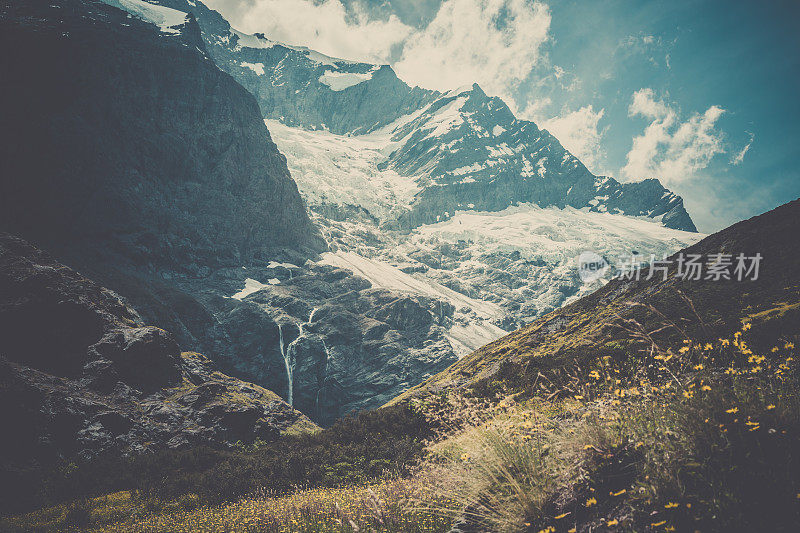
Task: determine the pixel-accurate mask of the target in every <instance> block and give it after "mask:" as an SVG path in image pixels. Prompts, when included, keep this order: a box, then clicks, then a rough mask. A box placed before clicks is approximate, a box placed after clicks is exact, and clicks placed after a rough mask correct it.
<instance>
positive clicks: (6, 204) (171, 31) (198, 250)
mask: <svg viewBox="0 0 800 533" xmlns="http://www.w3.org/2000/svg"><path fill="white" fill-rule="evenodd" d="M166 30H168V31H164V29H162V28H159V27H158V26H156V25H155V24H152V23H149V22H146V21H144V20H140V19H139V18H137V17H133V16H131V15H129V14H128V13H126V12H125V11H123V10H121V9H118V8H116V7H112V6H109V5H106V4H104V3H102V2H91V1H89V0H55V1H53V2H49V3H44V2H30V1H23V2H11V3H8V4H5V5H3V6H2V7H1V8H0V31H1V32H2V34H3V41H4V42H6V43H14V45H13V46H14V49H15V50H16V51H15V53H13V54H4V55H3V56H2V58H0V70H2V71H3V73H4V82H3V84H2V86H0V117H2V122H3V130H4V131H5V132H8V133H9V134H10V135H9V138H6V139H3V142H2V143H0V160H2V162H3V163H2V164H3V179H2V180H0V229H2V230H4V231H9V232H11V233H14V234H18V235H22V236H23V237H25V238H26V239H29V240H30V241H31V242H35V243H37V244H38V245H40V246H43V247H45V248H46V249H47V250H49V251H51V252H54V253H57V254H59V255H60V256H64V257H83V258H88V257H89V256H90V255H92V256H93V257H92V259H97V258H108V257H113V258H116V260H117V262H118V263H121V262H125V263H126V264H130V265H133V266H135V267H137V268H142V267H146V268H155V269H161V268H172V269H174V270H177V271H182V272H189V273H202V272H203V271H207V270H208V269H210V268H214V266H215V265H219V264H226V263H227V264H231V263H232V262H233V263H238V264H241V262H243V261H247V260H252V259H254V258H258V257H264V256H268V255H269V253H270V251H271V250H275V249H280V248H282V247H287V246H288V247H292V248H296V249H308V250H319V249H321V248H323V247H324V242H323V241H322V239H321V238H320V236H319V234H318V233H317V231H316V229H315V227H314V226H313V224H312V223H311V222H310V220H309V218H308V215H307V213H306V209H305V205H304V204H303V201H302V199H301V198H300V195H299V193H298V191H297V186H296V184H295V183H294V181H293V180H292V179H291V177H290V176H289V171H288V170H287V167H286V159H285V158H284V157H283V155H281V154H280V153H279V152H278V150H277V148H276V146H275V144H274V143H273V142H272V141H271V139H270V135H269V132H268V131H267V129H266V127H265V125H264V123H263V120H262V118H261V114H260V112H259V108H258V104H257V103H256V101H255V99H254V98H253V96H252V95H251V94H249V93H248V92H247V91H246V90H245V89H244V88H242V87H241V86H240V85H239V84H238V83H236V82H235V81H234V80H233V79H232V78H231V77H230V76H229V75H228V74H226V73H224V72H222V71H221V70H220V69H219V68H217V66H216V65H215V64H214V62H213V61H212V60H211V59H210V58H209V57H208V55H207V54H206V51H205V45H204V44H203V41H202V39H201V38H200V30H199V28H198V27H197V23H196V21H195V19H194V17H191V16H190V17H186V18H185V20H184V21H183V23H182V24H179V25H178V26H176V27H174V28H167V29H166Z"/></svg>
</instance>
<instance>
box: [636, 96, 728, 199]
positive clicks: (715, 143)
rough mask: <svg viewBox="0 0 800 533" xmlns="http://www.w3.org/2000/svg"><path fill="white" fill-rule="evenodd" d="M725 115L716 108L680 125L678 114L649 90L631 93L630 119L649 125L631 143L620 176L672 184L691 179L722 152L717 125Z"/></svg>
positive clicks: (696, 115) (696, 114) (692, 117)
mask: <svg viewBox="0 0 800 533" xmlns="http://www.w3.org/2000/svg"><path fill="white" fill-rule="evenodd" d="M724 112H725V110H724V109H722V108H721V107H718V106H711V107H709V108H708V109H707V110H706V111H705V112H704V113H694V114H693V115H691V116H690V117H689V118H688V119H687V120H685V121H681V120H680V118H679V115H678V112H677V111H676V110H675V109H674V108H673V107H672V106H671V105H668V104H667V103H665V102H664V101H663V100H660V99H657V98H656V96H655V94H654V92H653V90H652V89H641V90H639V91H637V92H636V93H634V95H633V99H632V101H631V104H630V107H629V108H628V114H629V116H637V115H639V116H643V117H645V118H647V119H648V120H649V121H650V124H649V125H648V126H647V127H646V128H645V130H644V133H642V135H639V136H638V137H635V138H634V139H633V147H632V148H631V150H630V152H628V156H627V162H626V165H625V166H624V167H623V168H622V170H621V173H622V176H623V177H625V178H628V179H642V178H650V177H654V178H659V179H660V180H661V181H662V182H664V183H665V184H670V183H671V184H675V183H678V182H682V181H686V180H688V179H690V178H692V177H693V176H694V175H695V173H696V172H698V171H699V170H702V169H704V168H705V167H707V166H708V164H709V163H710V162H711V159H712V158H713V157H714V156H715V155H717V154H720V153H723V152H724V151H725V150H724V148H723V140H722V133H721V132H719V131H717V129H716V122H717V120H718V119H719V117H720V116H722V114H723V113H724Z"/></svg>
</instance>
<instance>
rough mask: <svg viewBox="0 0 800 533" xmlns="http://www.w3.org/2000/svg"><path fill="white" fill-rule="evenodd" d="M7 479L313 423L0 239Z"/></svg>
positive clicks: (0, 373) (272, 434) (16, 242)
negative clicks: (69, 463) (107, 456)
mask: <svg viewBox="0 0 800 533" xmlns="http://www.w3.org/2000/svg"><path fill="white" fill-rule="evenodd" d="M0 421H2V424H3V427H4V428H6V431H5V432H4V433H3V436H2V438H0V450H1V451H2V453H0V455H1V456H2V470H3V472H2V473H3V475H4V476H8V475H12V474H13V472H14V471H16V470H18V469H23V470H24V469H25V468H27V467H28V466H31V465H33V464H39V465H50V464H53V463H54V462H55V461H56V460H58V459H59V458H64V459H70V458H74V457H79V456H80V457H83V458H91V457H94V456H96V455H98V454H100V453H104V452H112V453H130V452H142V451H145V450H150V449H158V448H164V447H183V446H188V445H197V444H208V445H212V446H224V445H226V444H228V445H232V444H234V443H236V442H237V441H242V442H253V441H254V440H256V439H261V440H265V441H266V440H271V439H274V438H276V437H277V436H278V435H280V434H281V433H284V432H298V431H313V430H314V429H315V428H316V426H315V425H314V424H313V423H312V422H311V421H310V420H309V419H308V418H306V417H305V416H304V415H303V414H301V413H300V412H299V411H296V410H294V409H292V408H291V406H289V405H288V404H286V403H285V402H284V401H283V400H281V399H280V397H278V395H276V394H275V393H272V392H270V391H268V390H266V389H264V388H263V387H260V386H258V385H254V384H252V383H248V382H244V381H241V380H238V379H236V378H232V377H230V376H227V375H225V374H222V373H221V372H219V371H217V370H216V368H215V367H214V365H213V364H212V363H211V362H210V361H209V360H208V359H207V358H206V357H204V356H202V355H200V354H198V353H193V352H181V350H180V348H179V346H178V344H177V343H176V342H175V340H174V339H173V337H172V335H171V334H170V333H168V332H167V331H165V330H163V329H160V328H157V327H153V326H147V325H145V324H144V323H143V322H142V320H141V318H140V316H139V314H138V313H137V312H136V311H135V310H134V309H132V308H131V307H130V306H129V305H128V304H127V303H126V302H125V301H124V300H122V299H121V298H120V297H119V296H118V295H117V294H115V293H113V292H111V291H109V290H108V289H106V288H104V287H102V286H100V285H98V284H96V283H94V282H93V281H91V280H89V279H87V278H85V277H84V276H82V275H81V274H79V273H78V272H76V271H74V270H72V269H70V268H68V267H66V266H64V265H62V264H60V263H58V262H57V261H55V260H54V259H53V258H52V257H51V256H49V255H48V254H46V253H44V252H42V251H40V250H39V249H37V248H35V247H33V246H31V245H30V244H28V243H27V242H25V241H23V240H22V239H19V238H17V237H13V236H10V235H7V234H0Z"/></svg>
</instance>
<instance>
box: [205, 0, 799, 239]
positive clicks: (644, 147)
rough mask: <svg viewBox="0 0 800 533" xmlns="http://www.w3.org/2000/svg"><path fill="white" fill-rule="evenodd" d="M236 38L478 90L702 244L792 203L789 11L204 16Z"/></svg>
mask: <svg viewBox="0 0 800 533" xmlns="http://www.w3.org/2000/svg"><path fill="white" fill-rule="evenodd" d="M207 3H208V5H209V6H211V7H213V8H215V9H217V10H219V11H220V12H222V13H223V15H225V16H226V17H227V18H228V19H229V20H230V21H231V23H232V24H233V25H234V26H235V27H237V28H239V29H241V30H244V31H250V32H252V31H264V32H265V33H267V35H268V36H272V37H273V38H275V39H277V40H281V41H285V42H289V43H292V44H302V45H306V46H310V47H312V48H315V49H318V50H320V51H321V52H324V53H328V54H330V55H334V56H337V57H345V58H350V59H360V60H367V61H371V62H382V63H383V62H387V63H390V64H392V65H393V66H394V67H395V70H397V72H398V74H399V75H400V77H401V78H404V79H405V80H406V81H408V82H409V83H411V84H414V85H421V86H425V87H430V88H436V89H448V88H453V87H458V86H460V85H465V84H467V83H471V82H472V81H477V82H478V83H480V84H481V86H482V87H483V88H484V90H486V91H487V93H489V94H496V95H499V96H502V97H503V98H504V99H506V101H507V102H508V103H509V105H510V106H511V107H512V109H514V110H515V112H516V113H517V115H518V116H519V117H522V118H528V119H531V120H534V121H536V122H537V123H538V124H539V125H540V126H543V127H545V128H547V129H549V130H550V131H551V132H552V133H554V134H555V135H556V136H557V137H558V138H559V139H560V140H561V141H562V143H563V144H564V145H565V146H566V147H567V148H569V149H570V150H572V151H573V152H574V153H575V154H576V155H577V156H578V157H580V158H581V159H582V160H583V161H584V162H585V163H586V164H587V166H588V167H589V168H590V169H591V170H592V171H594V172H595V173H598V174H608V175H611V176H614V177H615V178H617V179H620V180H621V181H629V180H633V179H641V178H647V177H657V178H659V179H661V180H662V182H663V183H664V184H665V186H667V187H669V188H670V189H672V190H674V191H675V192H677V193H678V194H680V195H681V196H683V197H684V199H685V202H686V206H687V208H688V210H689V212H690V214H691V215H692V217H693V219H694V220H695V222H696V224H697V225H698V228H699V229H700V231H703V232H711V231H716V230H718V229H721V228H722V227H725V226H727V225H729V224H731V223H733V222H736V221H738V220H742V219H745V218H748V217H750V216H753V215H756V214H759V213H761V212H764V211H766V210H768V209H771V208H773V207H775V206H777V205H780V204H782V203H785V202H787V201H790V200H793V199H795V198H797V197H798V196H800V168H799V164H800V160H799V159H800V158H799V157H798V153H799V152H800V150H798V147H799V146H800V104H798V94H797V93H798V92H800V31H798V30H799V29H798V25H799V24H800V2H797V1H769V2H762V3H756V2H744V1H735V0H727V1H705V2H701V1H697V0H671V1H652V2H634V1H631V0H604V1H603V2H590V1H586V0H583V1H577V0H562V1H556V0H553V1H547V0H541V1H536V2H534V1H531V0H386V1H381V2H377V1H369V0H324V1H318V0H317V1H313V0H209V1H207Z"/></svg>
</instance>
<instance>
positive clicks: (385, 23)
mask: <svg viewBox="0 0 800 533" xmlns="http://www.w3.org/2000/svg"><path fill="white" fill-rule="evenodd" d="M211 5H213V2H211ZM233 24H234V26H235V27H236V29H238V30H240V31H244V32H246V33H255V32H262V33H264V34H266V35H267V36H268V37H269V38H270V39H274V40H276V41H281V42H285V43H289V44H300V45H303V46H308V47H309V48H312V49H314V50H317V51H318V52H322V53H323V54H327V55H330V56H334V57H341V58H345V59H352V60H357V61H365V62H370V63H386V62H388V61H389V59H390V58H391V56H392V53H393V51H394V50H396V49H397V48H399V47H400V46H402V43H403V42H405V40H406V39H407V38H408V37H409V36H410V35H411V34H412V33H413V31H414V30H413V28H411V26H408V25H406V24H403V22H401V21H400V19H399V18H397V16H395V15H391V16H389V17H388V18H386V19H384V20H379V19H374V18H372V17H370V16H369V14H368V13H366V12H365V11H364V10H363V9H361V8H359V7H358V5H354V6H352V8H351V9H350V10H349V11H348V10H347V9H345V7H344V5H343V4H342V3H341V1H340V0H324V1H323V2H313V1H311V0H255V1H254V2H252V3H251V4H248V5H247V6H244V7H241V8H240V9H239V11H237V16H236V18H235V20H234V21H233Z"/></svg>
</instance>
